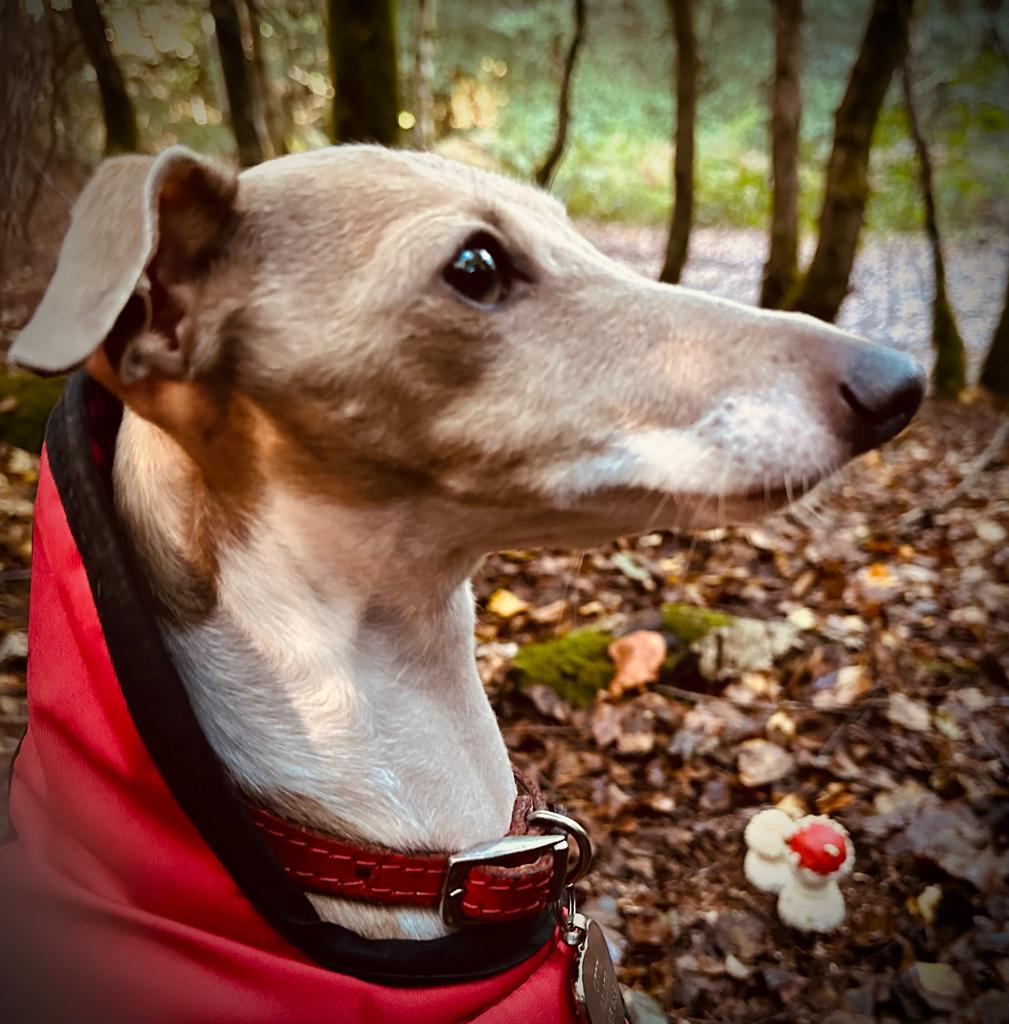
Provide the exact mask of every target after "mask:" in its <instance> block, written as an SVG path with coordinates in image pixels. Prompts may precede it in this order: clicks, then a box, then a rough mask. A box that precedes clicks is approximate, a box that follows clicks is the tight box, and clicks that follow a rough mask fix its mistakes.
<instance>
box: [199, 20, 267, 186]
mask: <svg viewBox="0 0 1009 1024" xmlns="http://www.w3.org/2000/svg"><path fill="white" fill-rule="evenodd" d="M210 13H211V14H212V15H213V17H214V28H215V29H216V32H217V52H218V53H219V54H220V57H221V71H222V72H223V75H224V89H225V92H226V93H227V94H228V111H229V113H230V116H231V130H232V131H233V132H234V133H235V142H236V143H237V144H238V162H239V163H240V164H241V165H242V166H243V167H251V166H252V165H253V164H258V163H261V162H262V159H263V144H262V142H261V141H260V138H259V132H258V131H257V130H256V108H255V103H254V100H253V93H252V84H251V82H250V80H249V72H248V68H247V66H246V63H245V50H244V49H243V48H242V23H241V20H240V18H239V14H238V7H237V5H236V0H210Z"/></svg>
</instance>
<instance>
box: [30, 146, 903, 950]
mask: <svg viewBox="0 0 1009 1024" xmlns="http://www.w3.org/2000/svg"><path fill="white" fill-rule="evenodd" d="M11 358H12V360H13V361H16V362H18V363H20V364H23V365H26V366H28V367H31V368H34V369H37V370H42V371H64V370H67V369H69V368H71V367H77V366H83V367H84V368H85V369H86V371H87V373H88V374H89V375H90V376H91V377H92V378H93V379H95V380H97V381H98V382H100V384H101V385H102V386H103V387H104V388H105V389H107V390H108V391H110V392H112V393H113V394H114V395H115V396H116V397H117V398H118V399H119V401H120V402H121V403H122V405H123V407H124V409H125V412H124V414H123V418H122V423H121V426H120V428H119V433H118V440H117V442H116V447H115V459H114V467H113V493H114V501H115V509H116V512H117V514H118V517H119V519H120V520H121V522H122V524H123V525H124V527H125V530H126V532H127V534H128V536H129V538H130V541H131V544H132V547H133V549H134V551H135V553H136V557H137V561H138V563H139V565H140V566H141V567H142V571H143V574H144V576H145V577H146V583H147V586H148V587H149V590H150V592H151V593H152V595H153V598H154V602H155V607H156V609H157V617H158V622H159V626H160V630H161V632H162V635H163V637H164V641H165V643H166V645H167V649H168V651H169V653H170V656H171V659H172V661H173V662H174V664H175V667H176V669H177V671H178V674H179V676H180V677H181V679H182V680H183V682H184V685H185V688H186V691H187V692H188V696H189V700H190V701H191V703H192V706H193V709H194V710H195V713H196V716H197V718H198V721H199V723H200V726H201V728H202V730H203V731H204V733H205V735H206V738H207V740H209V743H210V745H211V746H212V747H213V750H214V751H215V752H216V755H217V757H218V758H219V760H220V762H221V763H222V764H223V766H224V768H225V769H226V771H227V773H228V775H229V777H230V779H231V780H232V782H233V784H234V785H235V786H236V787H237V788H238V789H239V790H240V791H241V793H242V794H244V796H245V797H247V798H248V799H249V800H250V801H254V802H255V803H256V804H258V805H261V806H263V807H266V808H268V809H269V810H270V811H272V812H273V813H275V814H276V815H277V816H279V817H281V818H283V819H285V820H288V821H292V822H296V823H299V824H300V825H303V826H306V827H309V828H311V829H313V830H316V831H317V832H319V833H324V834H327V835H333V836H338V837H344V838H346V839H348V840H352V841H360V842H365V843H372V844H380V845H381V846H383V847H387V848H392V849H401V850H408V851H415V850H445V851H456V850H462V849H464V848H467V847H471V846H473V845H474V844H477V843H481V842H484V841H488V840H492V839H495V838H500V837H501V836H502V835H504V834H505V833H506V832H507V830H508V828H509V821H510V817H511V814H512V809H513V805H514V803H515V799H516V788H515V787H516V783H515V780H514V777H513V773H512V769H511V767H510V764H509V759H508V754H507V751H506V749H505V745H504V742H503V740H502V737H501V734H500V732H499V729H498V727H497V724H496V721H495V718H494V714H493V712H492V710H491V707H490V704H489V703H488V700H487V698H486V696H485V693H484V690H483V687H482V686H481V682H480V679H479V677H478V675H477V672H476V667H475V660H474V652H473V627H474V602H473V597H472V593H471V588H470V584H469V579H470V576H471V574H472V573H473V571H474V568H475V567H476V566H477V565H478V563H479V561H480V559H481V558H482V557H483V556H484V555H485V553H486V552H488V551H492V550H496V549H502V548H506V547H508V548H514V547H532V546H540V545H553V546H559V545H564V546H584V545H592V544H597V543H600V542H604V541H606V540H608V539H610V538H613V537H615V536H618V535H622V534H628V533H634V532H636V531H638V532H640V531H641V530H644V529H646V528H654V527H656V526H660V527H669V528H676V529H693V528H706V527H711V526H714V525H716V524H718V525H722V524H727V523H743V522H746V521H749V520H752V519H753V518H755V517H757V516H758V515H761V514H763V513H765V512H767V511H769V510H771V509H773V508H775V507H778V506H780V505H783V504H785V503H786V502H787V501H788V500H790V499H791V498H793V497H795V496H798V495H800V494H802V493H804V492H806V491H808V490H809V489H810V488H812V487H813V486H814V485H815V484H816V483H817V482H818V481H820V480H822V479H823V478H824V477H825V476H827V475H828V474H830V473H831V472H833V471H834V470H836V469H837V468H838V467H840V466H842V465H843V464H844V463H845V462H847V461H848V460H849V459H851V458H852V457H854V456H857V455H858V454H859V453H862V452H865V451H866V450H868V449H870V448H872V447H875V446H877V445H879V444H882V443H883V442H885V441H887V440H888V439H889V438H891V437H893V436H894V435H895V434H897V433H898V432H899V431H900V430H902V429H903V428H904V427H905V426H906V425H907V423H908V422H909V420H910V419H911V417H912V416H913V414H914V412H915V410H916V408H917V406H918V404H919V402H920V400H921V397H922V393H923V378H922V374H921V370H920V369H919V367H918V366H917V364H916V363H915V362H914V360H912V359H911V358H909V357H907V356H905V355H903V354H901V353H899V352H897V351H895V350H893V349H890V348H887V347H883V346H878V345H873V344H870V343H869V342H866V341H864V340H861V339H859V338H856V337H853V336H851V335H850V334H847V333H845V332H844V331H842V330H839V329H837V328H835V327H833V326H830V325H827V324H824V323H821V322H819V321H817V320H814V319H811V318H810V317H807V316H803V315H798V314H789V313H779V312H768V311H762V310H758V309H754V308H750V307H747V306H744V305H741V304H738V303H735V302H731V301H726V300H723V299H718V298H713V297H710V296H707V295H703V294H700V293H698V292H694V291H691V290H688V289H685V288H680V287H673V286H669V285H664V284H657V283H654V282H652V281H649V280H646V279H644V278H642V277H640V276H638V275H636V274H634V273H632V272H631V271H629V270H627V269H625V268H624V267H622V266H620V265H619V264H617V263H615V262H614V261H612V260H610V259H609V258H607V257H605V256H603V255H602V254H600V253H599V252H598V251H596V250H595V249H594V248H593V247H592V246H591V245H590V244H589V243H588V242H587V241H586V240H585V239H584V238H582V237H581V236H580V235H579V234H578V233H577V231H576V230H574V228H573V227H572V225H571V224H570V222H569V221H568V219H567V216H566V214H565V212H564V210H563V208H562V206H561V205H560V204H559V203H557V202H556V201H555V200H554V199H552V198H551V197H549V196H548V195H546V194H544V193H543V192H540V191H538V190H536V189H534V188H531V187H528V186H526V185H522V184H518V183H516V182H513V181H509V180H506V179H504V178H502V177H498V176H496V175H493V174H489V173H486V172H483V171H479V170H475V169H473V168H470V167H464V166H461V165H458V164H455V163H452V162H449V161H446V160H444V159H441V158H439V157H437V156H433V155H427V154H420V153H408V152H396V151H389V150H385V149H382V148H379V147H373V146H346V147H337V148H332V149H326V150H321V151H317V152H311V153H303V154H298V155H293V156H287V157H283V158H280V159H277V160H272V161H269V162H267V163H264V164H262V165H260V166H258V167H256V168H253V169H251V170H246V171H244V172H242V173H241V174H240V175H238V174H236V173H234V172H233V171H231V170H229V169H227V168H225V167H223V166H221V165H219V164H218V163H215V162H212V161H211V160H208V159H206V158H204V157H201V156H198V155H196V154H194V153H192V152H190V151H188V150H186V149H183V148H180V147H175V148H172V149H169V150H167V151H165V152H163V153H161V154H160V155H159V156H157V157H153V158H148V157H121V158H115V159H111V160H108V161H106V162H105V163H104V164H102V165H101V166H100V168H99V169H98V171H97V173H96V174H95V176H94V177H93V179H92V180H91V181H90V183H89V184H88V185H87V187H86V188H85V190H84V192H83V194H82V196H81V197H80V199H79V201H78V203H77V205H76V207H75V209H74V212H73V219H72V224H71V227H70V229H69V233H68V235H67V237H66V240H65V242H64V245H63V249H62V252H61V254H60V259H59V265H58V268H57V270H56V273H55V275H54V277H53V279H52V282H51V284H50V285H49V289H48V291H47V293H46V295H45V298H44V300H43V302H42V304H41V306H40V307H39V309H38V311H37V312H36V314H35V317H34V318H33V320H32V321H31V323H30V324H29V326H28V327H27V328H26V330H25V331H24V332H23V333H22V334H21V336H20V338H19V339H18V341H17V343H16V345H15V348H14V350H13V351H12V355H11ZM311 898H312V902H313V903H314V905H315V908H316V910H317V912H318V915H319V916H320V917H321V918H322V919H323V920H325V921H329V922H335V923H338V924H340V925H343V926H345V927H347V928H349V929H351V930H353V931H354V932H356V933H357V934H359V935H361V936H364V937H368V938H377V939H388V938H407V939H427V938H435V937H437V936H440V935H444V934H445V933H446V931H448V930H449V926H448V925H446V923H445V922H444V920H443V919H442V917H441V916H440V915H439V914H438V913H437V911H436V910H433V909H424V908H421V909H418V908H401V907H395V906H380V905H372V904H363V903H360V902H355V901H352V900H346V899H341V898H338V897H330V896H325V895H313V896H312V897H311Z"/></svg>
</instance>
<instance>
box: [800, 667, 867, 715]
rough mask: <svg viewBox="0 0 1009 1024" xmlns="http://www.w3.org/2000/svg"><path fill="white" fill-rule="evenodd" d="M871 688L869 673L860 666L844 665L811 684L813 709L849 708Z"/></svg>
mask: <svg viewBox="0 0 1009 1024" xmlns="http://www.w3.org/2000/svg"><path fill="white" fill-rule="evenodd" d="M871 688H872V682H871V681H870V679H869V673H868V672H867V671H866V670H865V668H864V667H863V666H862V665H846V666H845V667H844V668H841V669H838V670H837V671H836V672H831V673H830V674H829V675H826V676H821V677H820V678H819V679H817V680H816V682H814V683H813V707H816V708H822V709H829V708H850V707H851V706H852V704H854V703H855V702H856V701H857V700H858V699H859V698H861V697H864V696H865V694H866V693H868V692H869V690H870V689H871Z"/></svg>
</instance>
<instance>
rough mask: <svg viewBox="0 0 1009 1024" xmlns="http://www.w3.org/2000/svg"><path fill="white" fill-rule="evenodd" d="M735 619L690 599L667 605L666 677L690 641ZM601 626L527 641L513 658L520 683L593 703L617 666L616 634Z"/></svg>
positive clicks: (577, 701)
mask: <svg viewBox="0 0 1009 1024" xmlns="http://www.w3.org/2000/svg"><path fill="white" fill-rule="evenodd" d="M737 621H739V620H737V619H734V618H733V617H732V616H731V615H726V614H725V613H724V612H718V611H712V610H711V609H709V608H697V607H695V606H693V605H688V604H665V605H663V606H662V611H661V615H660V620H659V623H656V624H655V625H657V626H658V627H659V628H660V629H662V630H663V631H664V632H665V633H666V634H667V636H668V638H669V639H670V641H671V642H670V645H669V655H668V656H667V658H666V660H665V662H664V663H663V666H662V675H663V676H664V677H667V678H668V677H670V676H672V675H673V674H674V673H675V672H676V671H677V670H678V669H680V668H681V667H682V665H683V662H684V661H685V659H686V658H688V657H689V655H690V645H691V644H693V643H696V642H697V641H698V640H701V639H702V638H703V637H705V636H706V635H707V634H708V633H710V632H711V631H712V630H713V629H717V628H719V627H721V626H731V625H732V624H733V623H735V622H737ZM615 635H616V634H614V633H612V632H610V631H608V630H605V629H576V630H573V631H572V632H570V633H568V634H567V635H565V636H562V637H557V638H555V639H553V640H545V641H544V642H543V643H538V644H527V645H526V646H525V647H523V648H521V649H520V650H519V652H518V654H516V655H515V659H514V661H513V662H512V672H513V675H514V677H515V679H516V682H517V683H518V685H519V686H520V687H523V688H525V687H528V686H534V685H536V684H542V685H544V686H549V687H550V688H551V689H552V690H553V691H554V692H555V693H557V695H558V696H560V697H563V698H564V700H566V701H567V702H568V703H569V704H571V705H573V706H574V707H585V706H586V705H588V704H591V703H592V702H593V701H594V700H595V699H596V695H597V694H598V693H599V691H600V690H605V689H606V688H607V687H608V686H609V684H610V680H611V679H612V678H613V674H614V672H615V671H616V669H615V667H614V665H613V662H612V661H611V660H610V656H609V654H608V650H607V649H608V648H609V646H610V643H611V642H612V641H613V639H614V638H615Z"/></svg>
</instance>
